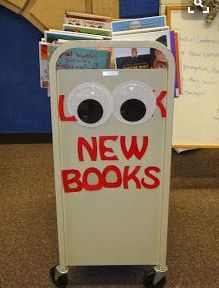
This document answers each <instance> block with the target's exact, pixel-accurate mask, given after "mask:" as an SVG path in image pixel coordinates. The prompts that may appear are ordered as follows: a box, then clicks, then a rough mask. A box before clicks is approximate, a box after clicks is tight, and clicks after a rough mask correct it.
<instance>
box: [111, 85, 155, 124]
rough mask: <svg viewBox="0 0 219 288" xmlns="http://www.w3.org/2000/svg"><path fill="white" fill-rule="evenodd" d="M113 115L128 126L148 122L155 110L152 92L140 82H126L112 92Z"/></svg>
mask: <svg viewBox="0 0 219 288" xmlns="http://www.w3.org/2000/svg"><path fill="white" fill-rule="evenodd" d="M113 101H114V115H115V117H116V118H117V119H118V120H119V121H121V122H123V123H125V124H129V125H136V124H141V123H143V122H145V121H147V120H149V119H150V118H151V117H152V116H153V114H154V111H155V109H156V97H155V95H154V92H153V90H152V89H151V87H149V86H148V85H147V84H146V83H144V82H141V81H127V82H125V83H123V84H121V85H119V86H118V87H117V88H116V89H115V90H114V92H113Z"/></svg>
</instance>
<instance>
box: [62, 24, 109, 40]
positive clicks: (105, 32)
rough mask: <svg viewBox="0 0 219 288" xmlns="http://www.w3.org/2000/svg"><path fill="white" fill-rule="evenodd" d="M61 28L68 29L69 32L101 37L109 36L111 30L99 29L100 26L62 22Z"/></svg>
mask: <svg viewBox="0 0 219 288" xmlns="http://www.w3.org/2000/svg"><path fill="white" fill-rule="evenodd" d="M63 30H64V31H69V32H77V33H85V34H94V35H101V36H103V37H104V36H105V37H110V38H111V30H108V29H100V28H93V27H85V26H78V25H71V24H64V25H63Z"/></svg>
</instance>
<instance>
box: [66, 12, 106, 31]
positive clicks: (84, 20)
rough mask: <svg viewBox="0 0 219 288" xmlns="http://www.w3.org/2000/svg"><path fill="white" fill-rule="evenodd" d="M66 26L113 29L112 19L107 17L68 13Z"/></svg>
mask: <svg viewBox="0 0 219 288" xmlns="http://www.w3.org/2000/svg"><path fill="white" fill-rule="evenodd" d="M64 23H65V24H72V25H77V26H84V27H93V28H100V29H109V30H110V29H111V18H110V17H106V16H98V15H93V14H84V13H75V12H70V11H66V12H65V18H64Z"/></svg>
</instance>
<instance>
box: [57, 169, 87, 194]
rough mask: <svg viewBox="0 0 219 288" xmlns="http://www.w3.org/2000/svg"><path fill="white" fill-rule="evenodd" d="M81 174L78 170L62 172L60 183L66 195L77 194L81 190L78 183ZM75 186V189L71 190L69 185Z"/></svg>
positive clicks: (79, 182) (80, 185)
mask: <svg viewBox="0 0 219 288" xmlns="http://www.w3.org/2000/svg"><path fill="white" fill-rule="evenodd" d="M80 177H81V173H80V172H79V171H78V170H75V169H70V170H62V183H63V187H64V191H65V192H66V193H70V192H79V191H81V190H82V188H83V186H82V183H81V181H80ZM74 183H75V184H76V187H74V188H71V187H70V185H72V184H74Z"/></svg>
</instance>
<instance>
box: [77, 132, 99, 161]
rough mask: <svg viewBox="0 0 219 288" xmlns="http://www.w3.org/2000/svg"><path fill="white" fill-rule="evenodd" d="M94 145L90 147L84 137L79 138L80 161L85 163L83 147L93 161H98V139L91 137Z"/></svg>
mask: <svg viewBox="0 0 219 288" xmlns="http://www.w3.org/2000/svg"><path fill="white" fill-rule="evenodd" d="M91 139H92V145H90V144H89V143H88V142H87V140H86V139H85V138H84V137H78V159H79V161H84V154H83V147H84V148H85V149H86V150H87V152H88V154H89V155H90V159H91V161H96V160H97V138H96V137H91Z"/></svg>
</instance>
